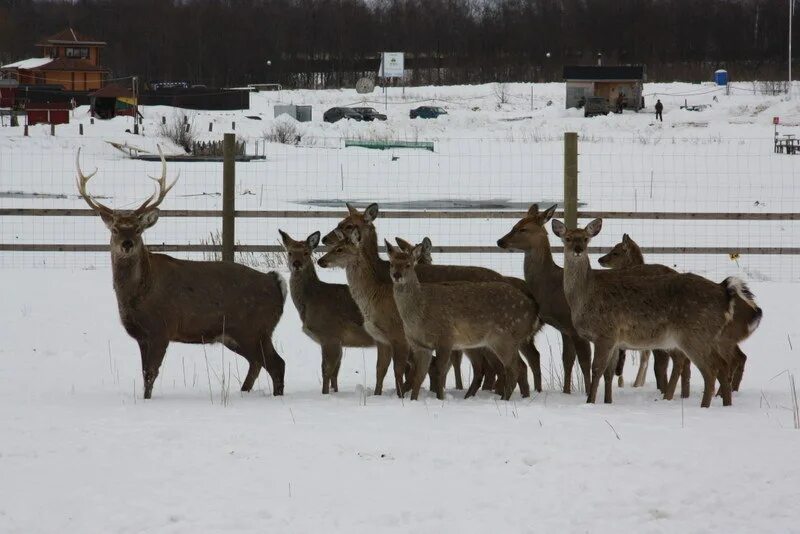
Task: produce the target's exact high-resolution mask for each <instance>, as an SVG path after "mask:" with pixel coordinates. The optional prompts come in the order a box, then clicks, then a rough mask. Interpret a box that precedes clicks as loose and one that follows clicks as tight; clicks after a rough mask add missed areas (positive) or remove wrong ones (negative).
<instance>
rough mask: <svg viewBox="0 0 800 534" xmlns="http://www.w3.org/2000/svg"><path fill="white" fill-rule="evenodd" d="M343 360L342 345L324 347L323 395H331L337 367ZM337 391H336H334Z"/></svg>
mask: <svg viewBox="0 0 800 534" xmlns="http://www.w3.org/2000/svg"><path fill="white" fill-rule="evenodd" d="M341 359H342V347H341V345H335V344H329V345H323V346H322V394H323V395H327V394H328V393H330V386H331V383H332V382H333V380H334V377H335V376H336V365H337V363H338V362H340V361H341ZM334 391H335V390H334Z"/></svg>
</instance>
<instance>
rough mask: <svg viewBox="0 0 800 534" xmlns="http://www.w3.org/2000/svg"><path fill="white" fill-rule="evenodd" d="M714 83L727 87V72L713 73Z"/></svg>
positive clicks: (721, 70)
mask: <svg viewBox="0 0 800 534" xmlns="http://www.w3.org/2000/svg"><path fill="white" fill-rule="evenodd" d="M714 81H715V82H717V85H728V71H727V70H723V69H719V70H717V71H714Z"/></svg>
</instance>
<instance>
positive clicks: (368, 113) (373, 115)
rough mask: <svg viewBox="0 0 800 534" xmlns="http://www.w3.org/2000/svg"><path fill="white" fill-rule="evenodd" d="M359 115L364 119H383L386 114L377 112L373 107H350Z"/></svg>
mask: <svg viewBox="0 0 800 534" xmlns="http://www.w3.org/2000/svg"><path fill="white" fill-rule="evenodd" d="M350 109H352V110H353V111H355V112H356V113H358V114H360V115H361V118H362V119H364V120H365V121H385V120H386V115H384V114H383V113H378V112H377V111H375V108H350Z"/></svg>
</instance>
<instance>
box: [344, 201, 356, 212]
mask: <svg viewBox="0 0 800 534" xmlns="http://www.w3.org/2000/svg"><path fill="white" fill-rule="evenodd" d="M344 205H345V206H346V207H347V212H348V213H349V214H350V215H358V210H357V209H356V208H354V207H353V206H351V205H350V203H349V202H345V203H344Z"/></svg>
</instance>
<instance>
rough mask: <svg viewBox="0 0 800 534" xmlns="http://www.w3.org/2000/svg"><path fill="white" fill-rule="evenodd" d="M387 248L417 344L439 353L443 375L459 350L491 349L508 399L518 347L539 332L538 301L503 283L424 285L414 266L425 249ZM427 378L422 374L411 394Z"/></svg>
mask: <svg viewBox="0 0 800 534" xmlns="http://www.w3.org/2000/svg"><path fill="white" fill-rule="evenodd" d="M357 231H358V230H355V232H357ZM386 248H387V249H388V251H389V260H390V265H391V267H390V276H391V279H392V282H393V284H394V288H393V291H394V299H395V302H396V304H397V308H398V311H399V313H400V317H401V318H402V321H403V325H404V327H405V331H406V336H407V338H408V340H409V342H410V343H411V344H412V346H414V347H415V348H418V349H421V350H423V351H434V350H435V351H436V354H437V358H438V360H437V362H438V363H439V364H440V365H439V370H438V373H439V374H440V376H441V375H442V373H446V372H447V364H446V363H445V362H447V361H448V360H449V357H450V353H451V352H452V351H453V350H454V349H456V350H467V349H474V348H488V349H490V350H491V351H492V353H493V354H494V355H495V356H496V357H497V359H498V360H499V361H500V364H501V367H500V368H501V369H502V371H501V373H500V374H501V375H502V376H503V378H504V391H503V394H502V399H503V400H509V399H510V397H511V393H512V392H513V390H514V387H515V385H516V383H517V373H518V367H517V362H518V360H519V346H520V344H522V343H523V342H524V341H526V340H528V339H529V338H530V337H531V336H532V335H533V334H534V333H535V332H536V330H537V329H538V323H539V319H538V306H537V305H536V302H535V301H534V300H533V299H532V298H530V296H527V295H525V294H524V293H523V292H521V291H519V290H517V289H515V288H514V287H512V286H511V285H510V284H508V283H506V282H501V281H494V282H447V283H420V280H419V277H418V275H417V271H416V269H415V268H414V267H415V264H416V261H417V260H418V259H419V257H420V255H421V247H415V248H414V249H413V251H412V252H411V253H410V254H409V253H407V252H404V251H402V250H400V249H399V248H396V247H393V246H392V245H391V244H390V243H389V242H388V241H386ZM428 354H429V353H428ZM423 377H424V375H423V374H422V373H420V372H419V371H418V372H417V375H416V376H415V377H414V380H413V382H412V385H411V388H412V395H413V394H415V393H418V392H419V388H420V385H421V383H422V378H423ZM440 398H441V397H440Z"/></svg>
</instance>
